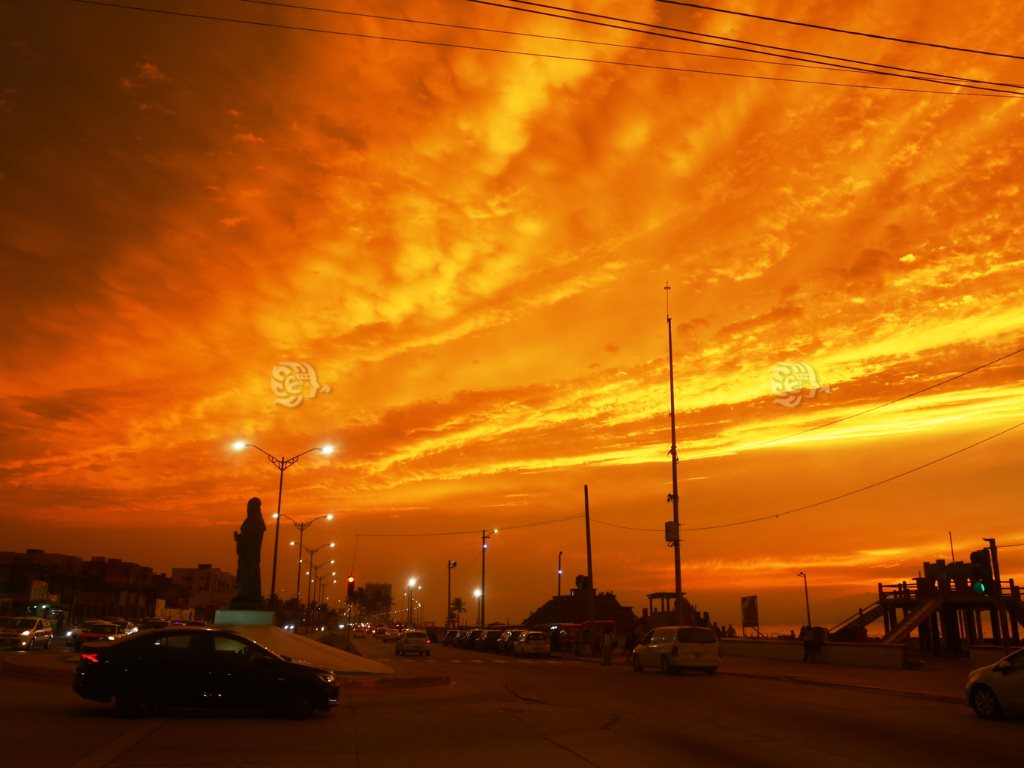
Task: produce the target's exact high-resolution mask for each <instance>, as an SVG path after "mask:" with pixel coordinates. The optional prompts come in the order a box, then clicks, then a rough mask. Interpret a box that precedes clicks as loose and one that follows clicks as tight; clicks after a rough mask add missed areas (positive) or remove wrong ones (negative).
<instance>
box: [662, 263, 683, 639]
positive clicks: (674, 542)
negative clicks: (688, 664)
mask: <svg viewBox="0 0 1024 768" xmlns="http://www.w3.org/2000/svg"><path fill="white" fill-rule="evenodd" d="M671 290H672V288H671V287H670V286H669V284H668V283H665V320H666V322H667V323H668V385H669V386H668V391H669V403H670V404H671V408H672V447H671V448H670V449H669V455H670V456H671V457H672V493H671V494H670V495H669V500H670V501H671V502H672V528H671V531H666V533H670V534H671V536H672V538H671V539H670V540H669V546H671V547H672V549H673V551H674V554H675V566H676V623H677V624H683V623H684V622H683V576H682V564H681V561H680V557H679V470H678V464H679V453H678V451H677V450H676V385H675V372H674V370H673V368H672V316H671V315H669V312H668V292H669V291H671ZM666 528H667V526H666ZM666 538H668V536H666Z"/></svg>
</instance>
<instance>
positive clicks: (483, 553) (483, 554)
mask: <svg viewBox="0 0 1024 768" xmlns="http://www.w3.org/2000/svg"><path fill="white" fill-rule="evenodd" d="M487 538H488V537H487V531H486V530H484V531H480V544H481V547H480V621H479V622H478V623H477V626H479V627H482V626H484V616H485V613H484V600H485V597H484V595H486V594H487Z"/></svg>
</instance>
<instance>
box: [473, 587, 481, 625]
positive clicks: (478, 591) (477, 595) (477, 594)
mask: <svg viewBox="0 0 1024 768" xmlns="http://www.w3.org/2000/svg"><path fill="white" fill-rule="evenodd" d="M483 594H484V593H483V590H482V589H474V590H473V597H475V598H476V625H477V626H478V627H481V626H483V625H482V624H481V623H480V598H481V597H482V596H483Z"/></svg>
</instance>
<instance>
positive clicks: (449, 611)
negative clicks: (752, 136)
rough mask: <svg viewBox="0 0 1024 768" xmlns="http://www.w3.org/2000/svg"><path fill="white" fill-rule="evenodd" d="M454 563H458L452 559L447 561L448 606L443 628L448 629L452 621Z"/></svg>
mask: <svg viewBox="0 0 1024 768" xmlns="http://www.w3.org/2000/svg"><path fill="white" fill-rule="evenodd" d="M456 565H458V563H456V562H455V561H454V560H449V561H448V608H447V613H446V614H445V616H446V618H445V620H444V628H445V629H449V628H450V627H451V623H452V568H454V567H455V566H456Z"/></svg>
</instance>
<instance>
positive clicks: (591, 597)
mask: <svg viewBox="0 0 1024 768" xmlns="http://www.w3.org/2000/svg"><path fill="white" fill-rule="evenodd" d="M583 518H584V522H585V523H586V529H587V615H588V616H589V618H590V631H591V632H593V631H594V622H595V621H596V620H597V606H596V605H595V602H596V601H595V595H596V592H595V590H594V558H593V557H592V556H591V552H590V491H589V490H588V488H587V486H586V485H584V486H583Z"/></svg>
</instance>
